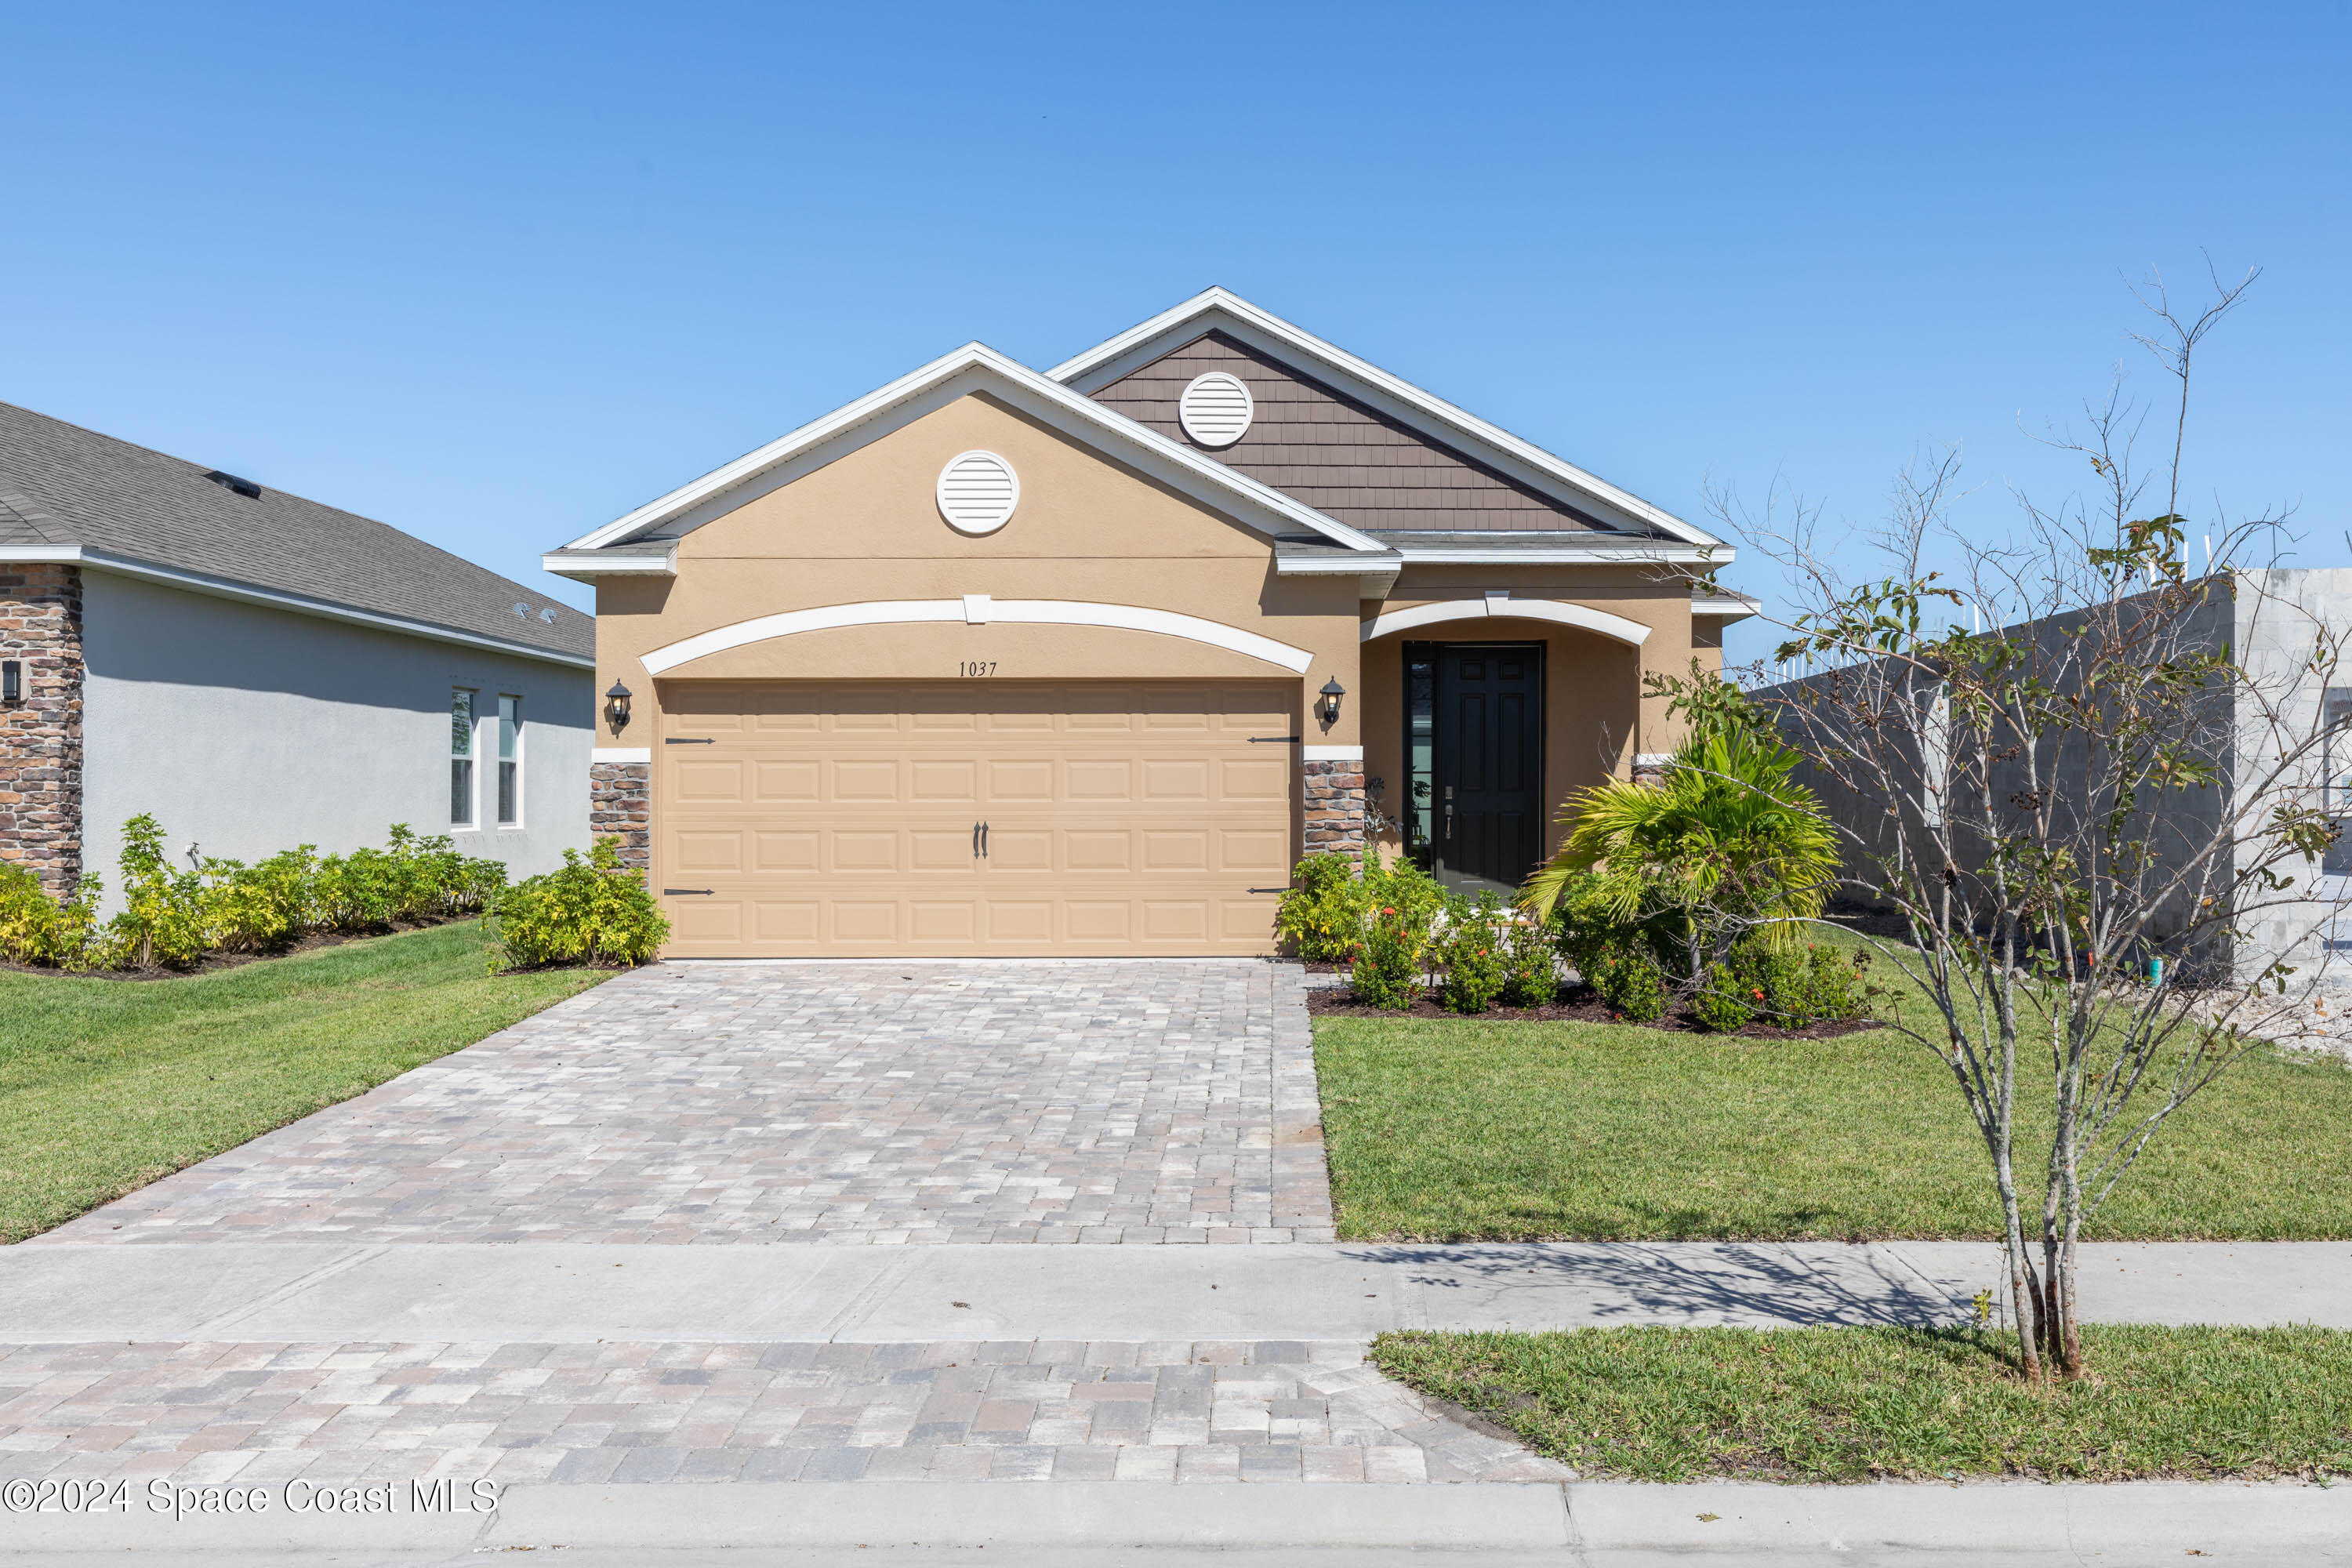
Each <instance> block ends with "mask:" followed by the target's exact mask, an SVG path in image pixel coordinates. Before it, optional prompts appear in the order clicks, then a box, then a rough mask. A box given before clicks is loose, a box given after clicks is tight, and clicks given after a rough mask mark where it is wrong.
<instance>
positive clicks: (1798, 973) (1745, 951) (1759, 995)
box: [1691, 939, 1869, 1034]
mask: <svg viewBox="0 0 2352 1568" xmlns="http://www.w3.org/2000/svg"><path fill="white" fill-rule="evenodd" d="M1868 962H1869V954H1868V953H1867V952H1861V951H1857V952H1855V953H1854V954H1853V957H1851V958H1848V957H1847V956H1846V955H1844V954H1843V953H1841V952H1838V951H1837V950H1836V949H1835V948H1832V947H1824V946H1822V944H1820V943H1819V942H1808V943H1807V944H1806V945H1805V946H1803V947H1802V948H1800V949H1798V950H1796V951H1795V952H1782V951H1780V950H1778V949H1775V948H1772V947H1770V946H1768V945H1767V944H1766V943H1764V942H1761V941H1759V940H1754V939H1748V940H1743V941H1741V942H1738V943H1737V944H1736V945H1734V946H1733V948H1732V950H1731V956H1730V958H1729V959H1728V960H1727V962H1725V963H1718V964H1717V965H1715V967H1713V968H1712V969H1710V970H1708V971H1707V976H1706V984H1705V985H1703V986H1702V987H1701V988H1700V990H1699V992H1698V994H1696V996H1694V997H1693V998H1692V1000H1691V1016H1692V1017H1693V1018H1694V1019H1696V1022H1697V1023H1698V1026H1699V1027H1701V1028H1703V1029H1712V1030H1715V1031H1716V1032H1717V1033H1718V1034H1728V1033H1730V1032H1731V1031H1732V1030H1734V1029H1738V1028H1740V1027H1743V1026H1746V1025H1748V1024H1750V1023H1756V1022H1761V1023H1765V1024H1769V1025H1770V1026H1772V1027H1774V1028H1776V1029H1801V1028H1803V1027H1805V1026H1807V1025H1809V1024H1818V1023H1823V1022H1827V1021H1832V1020H1838V1019H1845V1018H1858V1017H1860V1016H1862V1012H1863V997H1862V990H1863V988H1862V986H1861V984H1860V980H1861V972H1862V969H1863V966H1864V964H1866V963H1868Z"/></svg>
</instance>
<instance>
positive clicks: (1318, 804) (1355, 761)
mask: <svg viewBox="0 0 2352 1568" xmlns="http://www.w3.org/2000/svg"><path fill="white" fill-rule="evenodd" d="M1308 750H1309V751H1310V752H1313V751H1317V750H1324V751H1340V750H1345V751H1348V752H1352V753H1353V754H1352V755H1349V756H1345V757H1318V756H1313V755H1310V756H1308V757H1307V759H1306V760H1305V761H1304V762H1303V763H1301V764H1300V767H1301V769H1302V771H1303V775H1304V779H1305V788H1304V791H1303V795H1304V799H1305V804H1306V807H1307V843H1306V852H1307V854H1309V855H1360V854H1362V853H1363V849H1364V756H1363V752H1362V750H1361V749H1360V748H1359V747H1354V746H1349V747H1345V748H1341V747H1338V746H1331V747H1320V748H1318V747H1310V748H1308Z"/></svg>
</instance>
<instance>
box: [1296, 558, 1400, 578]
mask: <svg viewBox="0 0 2352 1568" xmlns="http://www.w3.org/2000/svg"><path fill="white" fill-rule="evenodd" d="M1403 564H1404V557H1402V555H1398V554H1396V553H1394V552H1391V553H1389V554H1386V555H1371V556H1362V555H1358V556H1348V555H1340V556H1316V557H1313V558H1312V559H1309V560H1305V561H1285V560H1283V559H1282V558H1281V557H1280V556H1276V558H1275V563H1274V572H1275V575H1276V576H1277V577H1355V576H1360V575H1361V574H1364V573H1367V572H1376V573H1377V572H1394V571H1395V570H1396V569H1397V568H1398V567H1400V566H1402V565H1403Z"/></svg>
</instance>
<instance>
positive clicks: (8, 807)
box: [0, 559, 82, 897]
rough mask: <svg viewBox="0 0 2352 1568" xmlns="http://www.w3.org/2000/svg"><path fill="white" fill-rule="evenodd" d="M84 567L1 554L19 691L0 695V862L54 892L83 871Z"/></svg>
mask: <svg viewBox="0 0 2352 1568" xmlns="http://www.w3.org/2000/svg"><path fill="white" fill-rule="evenodd" d="M81 627H82V604H81V568H80V567H79V566H69V565H64V564H59V563H17V564H11V563H8V562H7V561H5V559H0V660H14V661H16V662H17V663H19V664H21V665H23V666H24V695H23V696H22V697H21V698H20V699H19V700H16V701H15V702H11V703H0V861H10V862H14V863H15V864H16V865H20V866H28V867H30V868H32V869H33V870H34V872H35V873H36V874H37V875H38V876H39V877H40V879H41V885H42V886H43V887H44V888H46V889H48V890H49V891H50V892H51V893H53V894H57V895H58V896H60V897H63V896H68V895H70V894H71V893H72V891H73V889H74V887H75V885H76V884H77V883H79V881H80V880H81V872H82V865H81V849H82V822H81V804H82V792H81V775H82V647H81Z"/></svg>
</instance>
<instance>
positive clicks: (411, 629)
mask: <svg viewBox="0 0 2352 1568" xmlns="http://www.w3.org/2000/svg"><path fill="white" fill-rule="evenodd" d="M0 555H5V557H6V558H7V559H8V560H11V561H27V562H52V561H55V562H78V563H80V564H81V565H82V566H83V567H84V568H86V569H88V570H89V571H92V572H114V573H119V574H121V575H122V576H125V577H143V578H145V579H146V580H148V581H149V582H152V583H168V584H171V585H172V586H173V587H174V588H184V589H186V590H188V591H189V592H190V593H192V594H206V595H211V596H212V597H214V598H215V599H236V600H238V601H240V602H242V603H245V604H248V605H268V606H269V607H270V608H271V609H275V610H286V611H289V612H291V613H292V614H294V615H298V616H316V617H317V618H318V619H320V620H322V621H341V622H343V623H345V624H346V625H349V626H369V627H373V628H374V629H375V630H378V631H390V632H398V633H400V634H401V635H402V636H403V637H424V638H425V639H427V640H428V641H432V642H446V643H455V644H457V646H458V647H486V648H489V649H492V650H494V651H495V652H499V653H504V654H511V655H513V656H514V657H515V658H533V659H537V660H539V661H540V662H541V663H543V664H561V665H565V666H568V667H570V668H573V669H593V668H596V661H595V660H594V659H593V658H587V657H585V656H583V655H580V654H570V653H557V652H555V651H554V650H553V649H551V648H543V647H531V646H530V644H529V643H520V642H508V641H507V640H506V639H505V638H503V637H482V636H480V635H478V634H477V633H473V632H461V631H457V630H454V629H453V628H451V627H448V626H431V625H428V624H427V623H425V622H424V621H412V620H406V619H404V618H403V617H401V616H381V615H377V614H376V613H375V612H373V611H372V610H358V609H353V608H352V606H350V605H333V604H328V603H326V602H325V601H323V600H320V599H310V598H305V597H303V596H302V595H299V594H281V593H278V592H277V591H276V590H274V589H270V588H257V587H255V586H253V585H252V584H248V583H232V582H229V581H227V580H226V579H224V578H219V577H207V576H205V575H203V574H200V573H195V572H183V571H180V570H178V569H177V568H175V567H170V566H157V565H154V564H152V563H149V562H145V561H133V560H131V559H129V558H127V557H124V556H120V555H107V554H102V553H100V552H96V551H92V550H88V549H85V548H84V547H82V546H81V545H79V544H38V545H31V546H16V545H7V546H0Z"/></svg>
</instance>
